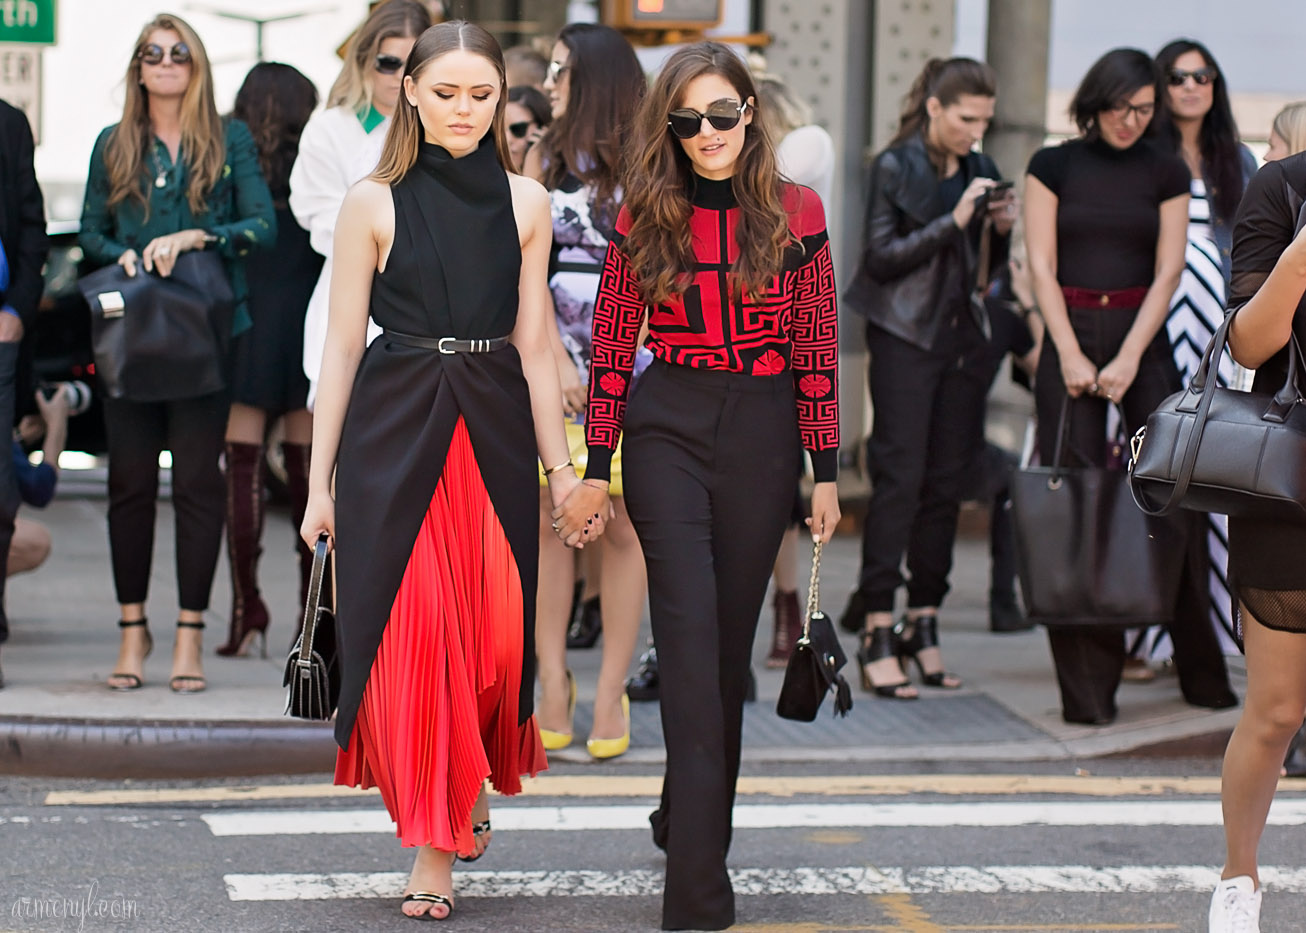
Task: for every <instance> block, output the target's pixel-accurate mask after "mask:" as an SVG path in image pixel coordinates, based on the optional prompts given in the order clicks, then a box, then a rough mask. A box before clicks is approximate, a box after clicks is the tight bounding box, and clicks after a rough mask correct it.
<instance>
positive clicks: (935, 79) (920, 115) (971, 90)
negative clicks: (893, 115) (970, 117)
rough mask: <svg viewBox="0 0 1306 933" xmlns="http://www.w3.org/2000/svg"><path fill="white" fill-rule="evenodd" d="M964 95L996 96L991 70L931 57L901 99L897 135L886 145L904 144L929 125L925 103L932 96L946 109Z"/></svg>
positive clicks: (974, 63)
mask: <svg viewBox="0 0 1306 933" xmlns="http://www.w3.org/2000/svg"><path fill="white" fill-rule="evenodd" d="M963 94H973V95H975V96H976V97H997V96H998V79H997V75H996V74H995V73H994V71H993V69H992V68H990V67H989V66H988V65H986V64H984V63H983V62H977V61H975V59H973V58H948V59H942V58H931V59H930V60H929V61H927V62H926V63H925V67H924V68H922V69H921V73H920V74H918V75H917V76H916V80H915V81H913V82H912V86H911V90H909V91H908V92H907V96H906V97H904V98H903V101H902V111H901V112H900V113H899V116H898V132H897V133H895V134H894V137H893V139H891V140H890V141H889V145H890V146H896V145H898V144H899V143H902V142H906V141H907V140H908V139H911V138H912V137H913V136H915V135H916V134H917V133H919V132H921V131H922V130H924V129H925V128H926V127H928V126H929V123H930V114H929V110H928V109H926V104H927V102H928V101H929V99H930V98H931V97H933V98H935V99H936V100H938V102H939V103H940V104H942V105H943V106H945V107H948V106H950V105H952V104H955V103H956V102H957V100H958V98H960V97H961V95H963Z"/></svg>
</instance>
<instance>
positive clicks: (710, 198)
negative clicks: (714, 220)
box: [689, 172, 739, 211]
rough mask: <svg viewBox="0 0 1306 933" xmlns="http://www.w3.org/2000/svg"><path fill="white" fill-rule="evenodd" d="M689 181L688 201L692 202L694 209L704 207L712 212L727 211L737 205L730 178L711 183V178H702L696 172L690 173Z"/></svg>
mask: <svg viewBox="0 0 1306 933" xmlns="http://www.w3.org/2000/svg"><path fill="white" fill-rule="evenodd" d="M689 181H690V185H691V186H692V193H691V195H690V201H692V202H693V204H694V206H695V207H705V208H707V209H708V210H713V211H728V210H730V208H732V207H735V206H737V205H738V203H739V202H738V201H737V200H735V189H734V184H733V180H732V179H730V178H723V179H721V180H720V181H713V180H712V179H711V178H704V177H703V176H702V175H699V174H698V173H697V172H691V173H690V178H689Z"/></svg>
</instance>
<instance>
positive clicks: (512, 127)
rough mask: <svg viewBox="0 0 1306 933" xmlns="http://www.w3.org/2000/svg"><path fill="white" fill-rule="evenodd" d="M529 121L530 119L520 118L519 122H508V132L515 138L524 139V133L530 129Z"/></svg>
mask: <svg viewBox="0 0 1306 933" xmlns="http://www.w3.org/2000/svg"><path fill="white" fill-rule="evenodd" d="M531 122H532V121H530V120H522V121H521V122H520V123H509V124H508V132H509V133H511V134H512V135H513V137H514V138H516V139H525V138H526V134H527V133H528V132H529V131H530V128H531Z"/></svg>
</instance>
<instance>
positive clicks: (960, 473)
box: [859, 309, 988, 612]
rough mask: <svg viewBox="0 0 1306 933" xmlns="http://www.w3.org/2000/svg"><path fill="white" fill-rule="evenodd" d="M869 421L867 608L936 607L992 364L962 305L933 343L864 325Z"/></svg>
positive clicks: (943, 590) (863, 585)
mask: <svg viewBox="0 0 1306 933" xmlns="http://www.w3.org/2000/svg"><path fill="white" fill-rule="evenodd" d="M866 346H867V348H868V349H869V350H870V355H871V362H870V385H871V406H872V408H873V410H874V424H873V425H872V427H871V436H870V438H869V439H868V440H867V442H866V463H867V466H868V468H869V471H870V476H871V501H870V503H869V505H868V506H867V511H866V522H865V524H864V525H863V528H862V569H861V575H860V580H859V588H860V590H861V592H862V597H863V600H864V602H865V606H866V611H867V612H890V611H892V609H893V597H894V593H895V591H897V589H898V587H900V586H902V584H903V576H902V563H903V556H904V554H905V555H906V559H907V574H908V577H909V578H910V579H909V581H908V583H907V605H908V606H909V607H911V608H918V607H925V606H938V605H939V604H940V603H942V602H943V597H944V596H945V595H946V594H947V592H948V574H949V573H950V572H951V570H952V546H953V543H954V541H955V539H956V536H957V512H958V509H959V508H960V506H961V501H962V497H963V495H964V493H965V489H966V480H967V475H968V473H969V472H970V470H971V469H972V464H973V463H974V462H975V456H976V454H977V453H978V451H979V445H980V444H981V443H982V438H983V431H984V406H985V397H986V395H987V394H988V372H987V366H986V365H985V363H984V361H983V357H982V354H983V343H982V337H981V335H980V333H979V331H978V330H977V329H976V328H975V325H974V323H973V321H972V320H971V319H970V316H969V314H968V313H967V312H966V311H965V310H964V309H963V310H961V311H959V312H958V313H957V314H956V315H954V318H953V326H952V328H951V329H950V331H949V332H947V333H945V334H944V335H943V337H942V339H941V340H940V346H939V347H938V349H934V350H922V349H921V348H920V347H917V346H914V345H913V344H910V343H908V342H907V341H905V340H901V339H899V338H898V337H895V336H893V335H892V334H890V333H888V332H886V331H884V330H881V329H880V328H878V327H876V326H875V325H873V324H872V325H868V326H867V328H866Z"/></svg>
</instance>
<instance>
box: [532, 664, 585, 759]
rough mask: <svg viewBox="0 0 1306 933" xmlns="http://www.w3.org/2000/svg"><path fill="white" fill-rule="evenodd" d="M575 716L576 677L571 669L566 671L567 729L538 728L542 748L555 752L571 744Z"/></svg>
mask: <svg viewBox="0 0 1306 933" xmlns="http://www.w3.org/2000/svg"><path fill="white" fill-rule="evenodd" d="M575 717H576V678H575V677H572V676H571V671H567V731H566V732H554V731H553V730H552V729H541V730H540V742H541V743H543V745H544V750H545V751H548V752H556V751H558V749H560V748H566V747H567V746H568V745H570V744H571V733H572V727H571V724H572V720H573V719H575Z"/></svg>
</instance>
